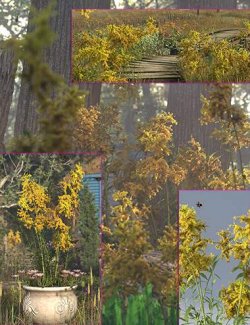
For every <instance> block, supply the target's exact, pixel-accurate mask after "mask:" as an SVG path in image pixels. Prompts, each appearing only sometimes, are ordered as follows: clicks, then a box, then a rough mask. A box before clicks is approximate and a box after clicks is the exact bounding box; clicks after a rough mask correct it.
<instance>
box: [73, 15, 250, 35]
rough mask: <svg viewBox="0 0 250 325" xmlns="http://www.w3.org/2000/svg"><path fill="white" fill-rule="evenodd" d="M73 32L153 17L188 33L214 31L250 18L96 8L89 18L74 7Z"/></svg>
mask: <svg viewBox="0 0 250 325" xmlns="http://www.w3.org/2000/svg"><path fill="white" fill-rule="evenodd" d="M72 17H73V32H74V33H78V32H81V31H83V30H94V29H98V28H102V27H104V26H106V25H108V24H111V23H112V24H115V25H121V24H131V25H134V26H138V25H143V24H145V22H146V21H147V19H148V18H149V17H153V18H154V19H155V20H156V21H157V22H158V24H159V26H160V28H163V30H164V32H171V31H172V30H173V28H177V29H181V30H183V33H188V32H189V31H190V30H197V31H202V32H212V31H214V30H217V29H223V28H242V27H244V20H249V19H250V14H249V12H248V11H240V12H237V11H233V10H232V11H227V10H226V11H220V12H216V11H214V10H213V11H212V10H202V11H201V12H200V15H199V16H197V13H196V11H195V10H178V11H177V10H149V9H148V10H94V11H93V12H92V13H91V14H90V18H89V19H85V18H84V17H83V16H81V14H80V11H79V10H73V13H72Z"/></svg>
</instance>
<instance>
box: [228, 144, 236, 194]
mask: <svg viewBox="0 0 250 325" xmlns="http://www.w3.org/2000/svg"><path fill="white" fill-rule="evenodd" d="M229 153H230V161H231V166H232V171H233V180H234V189H235V190H237V180H236V175H235V167H234V162H233V155H232V151H231V149H230V150H229Z"/></svg>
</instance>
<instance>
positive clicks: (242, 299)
mask: <svg viewBox="0 0 250 325" xmlns="http://www.w3.org/2000/svg"><path fill="white" fill-rule="evenodd" d="M220 298H221V300H222V302H223V305H224V308H225V311H226V314H227V317H228V318H232V317H235V316H236V315H237V316H240V317H244V316H245V315H249V314H250V286H249V285H248V284H247V283H246V281H236V282H233V283H231V284H230V285H229V286H228V288H223V289H222V290H221V291H220Z"/></svg>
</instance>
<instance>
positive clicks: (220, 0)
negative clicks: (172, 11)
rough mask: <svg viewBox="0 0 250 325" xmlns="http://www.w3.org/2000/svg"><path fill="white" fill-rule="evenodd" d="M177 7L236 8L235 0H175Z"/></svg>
mask: <svg viewBox="0 0 250 325" xmlns="http://www.w3.org/2000/svg"><path fill="white" fill-rule="evenodd" d="M176 6H177V8H179V9H197V8H200V9H236V8H237V0H176Z"/></svg>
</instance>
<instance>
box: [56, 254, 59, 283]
mask: <svg viewBox="0 0 250 325" xmlns="http://www.w3.org/2000/svg"><path fill="white" fill-rule="evenodd" d="M58 264H59V248H57V249H56V265H55V280H56V279H57V276H58Z"/></svg>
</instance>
